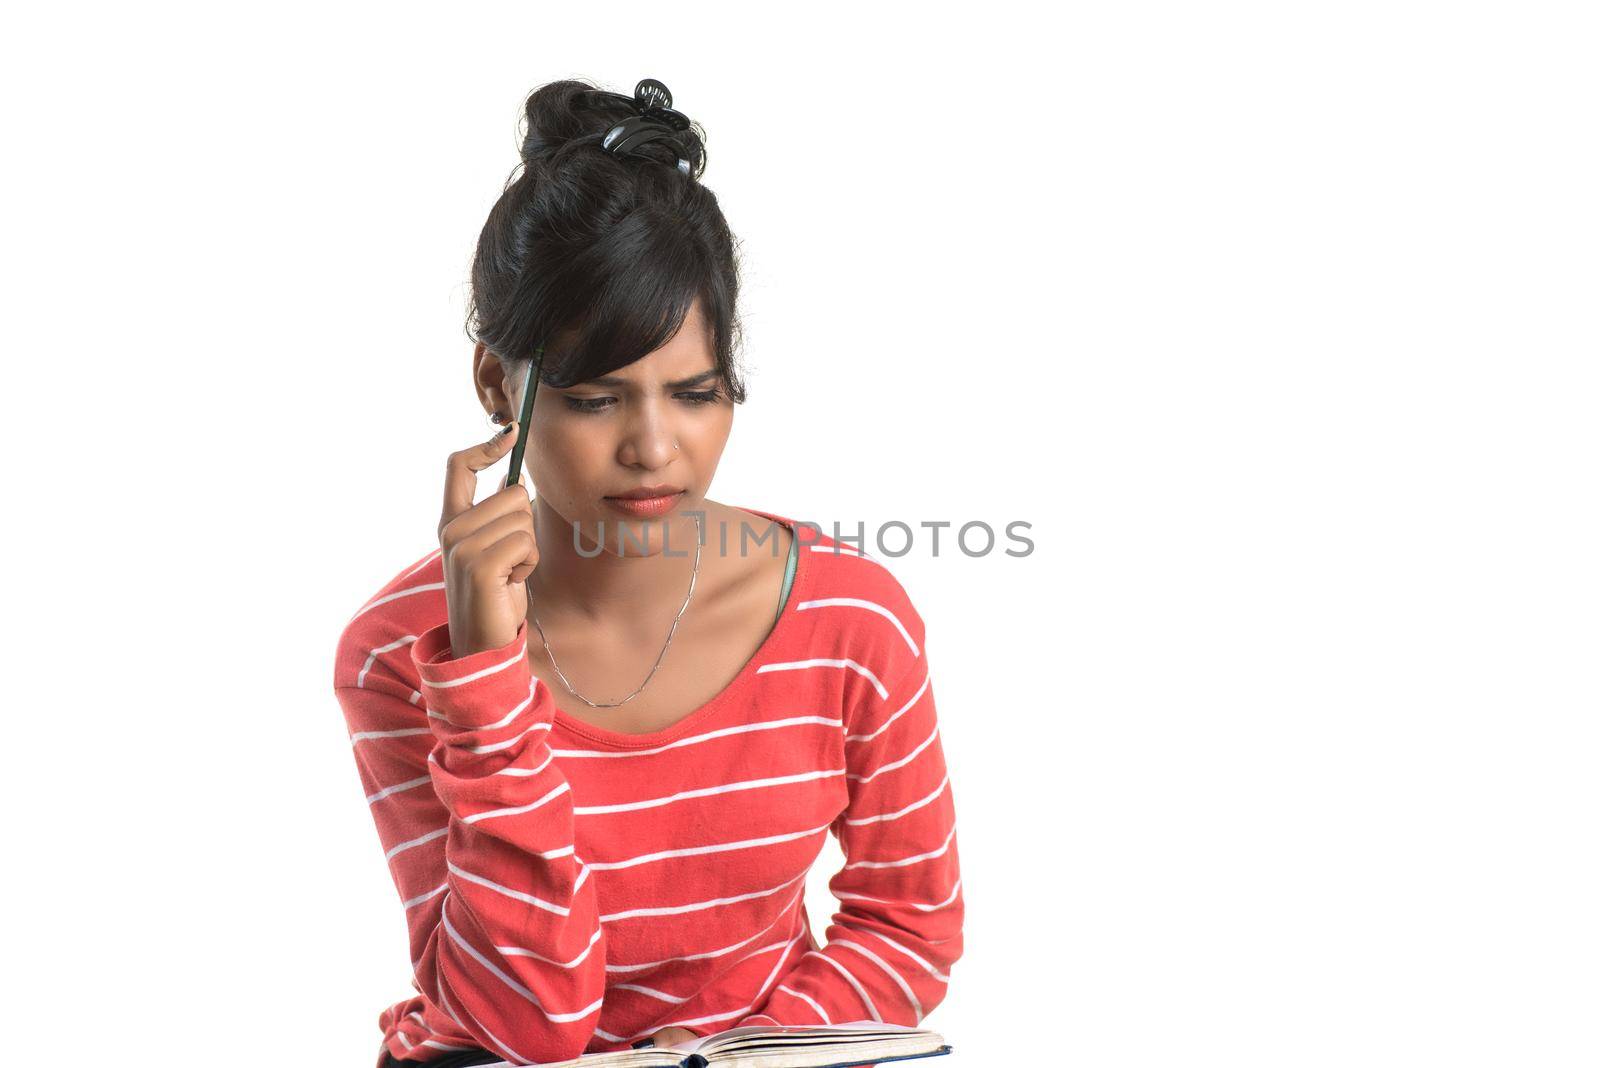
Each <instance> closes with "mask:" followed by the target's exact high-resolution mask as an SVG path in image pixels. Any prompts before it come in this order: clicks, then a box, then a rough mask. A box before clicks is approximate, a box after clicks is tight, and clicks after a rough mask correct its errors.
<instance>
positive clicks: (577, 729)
mask: <svg viewBox="0 0 1600 1068" xmlns="http://www.w3.org/2000/svg"><path fill="white" fill-rule="evenodd" d="M740 511H744V512H749V513H750V514H752V515H758V516H761V517H762V518H764V519H771V520H775V521H776V522H779V523H782V524H783V525H784V526H786V527H788V528H789V531H790V533H791V534H792V535H793V536H794V538H795V549H796V552H795V557H796V559H795V573H794V582H793V584H791V585H790V587H789V596H788V598H787V599H786V600H785V601H784V603H783V610H782V612H780V613H779V615H778V620H777V622H776V623H774V624H773V626H772V629H771V630H770V631H768V632H767V637H766V639H765V640H764V641H762V643H761V645H760V646H759V647H758V648H757V649H756V651H755V652H754V653H753V654H751V656H750V659H749V660H746V661H745V663H744V666H743V667H741V668H740V669H739V673H738V674H737V675H735V676H734V677H733V681H732V682H730V683H728V685H726V686H724V687H723V688H722V689H721V690H720V691H718V692H717V693H716V694H715V695H713V696H712V698H711V699H710V700H709V701H707V702H706V703H705V704H703V705H701V706H700V707H699V708H696V709H694V710H693V711H691V712H687V713H685V714H684V715H683V716H682V717H680V718H679V719H678V720H676V721H675V722H673V723H671V724H668V725H667V726H665V727H662V728H661V729H660V730H654V731H649V732H647V733H645V734H631V733H629V732H627V731H615V730H611V729H610V728H607V727H600V726H596V725H595V724H593V723H590V722H588V721H587V720H583V719H579V718H578V717H577V716H573V715H569V714H568V713H567V712H565V711H563V710H562V708H561V706H560V705H556V706H555V723H556V724H557V725H558V726H560V727H562V728H564V729H565V730H567V731H569V732H571V733H572V734H576V735H578V736H580V737H582V738H586V739H588V740H589V741H592V742H599V743H601V744H603V745H609V746H614V747H616V748H619V749H643V748H647V747H649V746H654V745H661V744H662V743H664V742H671V741H674V740H676V739H677V738H678V737H680V736H681V735H683V734H686V733H688V732H689V731H690V730H692V729H694V728H695V727H696V726H698V725H699V724H701V723H702V722H704V721H705V720H707V719H709V718H710V717H711V716H713V715H715V714H716V713H717V712H719V711H721V710H722V708H723V707H724V706H726V705H727V704H729V703H730V702H732V701H733V700H735V699H736V698H738V697H739V696H740V695H741V693H742V692H743V691H744V690H745V689H746V688H747V687H748V686H749V684H750V680H751V679H753V678H754V677H755V675H756V672H757V670H758V669H759V668H760V666H761V665H762V664H763V663H765V662H766V661H767V660H768V659H769V656H770V654H771V652H772V650H773V649H774V648H776V647H777V645H778V643H779V642H781V641H783V640H784V639H785V638H786V637H787V636H788V634H789V632H790V631H791V630H793V629H794V627H795V626H796V624H795V622H794V616H795V613H796V611H797V608H796V606H797V605H798V604H799V603H800V601H801V600H802V599H803V597H802V594H803V593H804V592H805V591H806V590H808V589H809V588H810V579H811V566H810V555H811V554H809V553H806V552H801V551H799V550H800V549H802V548H804V546H802V545H801V544H800V530H799V527H798V525H797V524H796V523H795V521H794V520H792V519H790V518H788V517H787V516H781V515H778V514H777V513H775V512H766V511H763V510H761V509H760V508H740ZM552 696H553V695H552Z"/></svg>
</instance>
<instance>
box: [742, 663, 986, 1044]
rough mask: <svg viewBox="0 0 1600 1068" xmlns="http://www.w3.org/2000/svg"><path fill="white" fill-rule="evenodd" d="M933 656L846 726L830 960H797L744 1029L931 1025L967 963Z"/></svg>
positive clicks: (812, 955) (821, 955)
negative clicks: (845, 800)
mask: <svg viewBox="0 0 1600 1068" xmlns="http://www.w3.org/2000/svg"><path fill="white" fill-rule="evenodd" d="M927 668H928V662H927V657H926V655H925V653H924V655H922V656H919V657H917V659H916V660H915V661H914V662H913V663H912V666H911V668H910V671H909V672H908V673H907V675H906V676H905V677H904V678H903V679H901V680H900V681H899V682H898V683H897V684H896V685H895V686H893V687H890V688H888V690H887V693H888V697H887V698H886V699H884V700H879V698H878V695H877V694H875V693H874V694H873V695H872V697H871V699H870V700H869V701H867V702H865V703H864V707H861V708H859V709H857V710H856V711H855V712H854V713H853V714H851V715H850V716H849V717H848V718H847V723H846V735H845V765H846V768H847V782H848V784H849V789H850V801H849V805H848V808H847V810H846V811H845V812H844V813H843V814H842V815H841V816H840V817H839V819H837V820H836V821H835V822H834V824H833V826H832V828H831V830H832V831H833V833H834V834H835V835H836V836H837V837H838V839H839V843H840V845H841V847H842V849H843V852H844V855H845V864H844V866H843V867H842V868H840V869H839V871H838V873H837V874H835V875H834V876H833V877H832V878H831V879H830V880H829V883H828V886H829V889H831V890H832V891H833V894H834V896H835V897H836V898H838V900H839V906H840V907H839V910H838V911H837V912H835V913H834V915H833V920H832V923H830V924H829V926H828V929H827V943H826V944H825V945H824V946H823V947H822V948H821V949H820V950H813V951H811V952H808V953H805V954H803V955H802V956H800V957H799V958H797V959H796V961H795V962H794V964H793V966H792V967H790V968H789V970H788V971H786V972H785V973H784V974H783V975H782V976H781V977H780V978H779V980H778V982H777V983H776V984H775V985H773V986H772V987H771V988H770V989H769V991H768V993H767V996H766V997H765V998H764V999H763V1000H762V1001H760V1002H758V1003H757V1004H755V1005H753V1006H751V1010H750V1012H749V1014H747V1015H746V1016H745V1017H743V1018H742V1019H740V1020H739V1022H738V1024H736V1025H735V1026H746V1025H753V1024H815V1023H844V1022H848V1021H853V1020H877V1021H880V1022H886V1023H895V1024H904V1025H908V1026H917V1025H920V1024H921V1022H922V1021H923V1019H924V1018H926V1017H927V1015H928V1013H929V1012H931V1011H932V1010H933V1008H934V1006H936V1005H938V1004H939V1002H941V1001H942V1000H944V997H945V993H946V990H947V985H948V982H949V978H950V967H951V965H952V964H954V963H955V961H956V960H957V959H958V958H959V957H960V956H961V952H962V931H961V925H962V919H963V915H964V912H965V899H964V898H963V897H962V894H961V871H960V864H959V861H958V858H957V851H956V836H955V832H956V823H955V802H954V799H953V796H952V793H951V784H950V778H949V774H948V772H947V770H946V767H945V758H944V751H943V747H942V745H941V744H940V739H939V731H938V722H937V719H936V716H935V711H934V699H933V688H932V684H931V683H932V680H931V678H930V676H929V675H928V671H927Z"/></svg>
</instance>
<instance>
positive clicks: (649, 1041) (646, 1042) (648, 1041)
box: [633, 1038, 656, 1049]
mask: <svg viewBox="0 0 1600 1068" xmlns="http://www.w3.org/2000/svg"><path fill="white" fill-rule="evenodd" d="M655 1044H656V1040H655V1039H653V1038H641V1039H640V1040H639V1041H637V1042H635V1043H634V1044H633V1048H634V1049H644V1048H645V1047H646V1046H653V1045H655Z"/></svg>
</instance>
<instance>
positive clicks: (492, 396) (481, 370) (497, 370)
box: [472, 341, 517, 419]
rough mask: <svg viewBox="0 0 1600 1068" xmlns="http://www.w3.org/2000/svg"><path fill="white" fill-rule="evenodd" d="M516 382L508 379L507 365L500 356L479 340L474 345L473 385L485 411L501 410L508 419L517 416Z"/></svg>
mask: <svg viewBox="0 0 1600 1068" xmlns="http://www.w3.org/2000/svg"><path fill="white" fill-rule="evenodd" d="M514 385H515V383H514V382H510V381H507V380H506V369H505V365H504V364H503V363H501V362H500V357H499V356H496V355H495V354H494V352H493V351H492V350H491V349H490V348H489V346H487V345H485V344H484V343H483V342H481V341H479V342H477V343H476V344H475V345H473V346H472V386H473V388H474V389H476V390H477V391H478V400H479V402H480V403H482V404H483V410H484V412H485V413H488V414H492V413H494V412H499V413H501V414H502V415H504V416H506V417H507V418H508V419H514V418H516V414H517V397H516V396H514V395H513V392H512V387H513V386H514Z"/></svg>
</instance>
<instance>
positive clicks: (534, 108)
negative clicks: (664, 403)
mask: <svg viewBox="0 0 1600 1068" xmlns="http://www.w3.org/2000/svg"><path fill="white" fill-rule="evenodd" d="M595 88H596V87H595V86H593V85H591V84H589V83H587V82H583V81H577V80H563V81H557V82H551V83H549V84H548V85H544V86H541V87H539V88H538V89H536V90H534V92H533V93H532V95H530V96H529V97H528V101H527V105H526V112H527V128H526V129H527V132H526V136H525V138H524V140H523V142H522V162H521V163H520V164H519V165H518V167H517V168H516V169H514V170H513V171H512V174H511V177H510V178H508V179H507V182H506V187H505V191H504V192H503V193H501V195H500V199H499V200H497V201H496V202H495V205H494V207H493V208H492V209H490V211H489V218H488V221H486V222H485V223H484V225H483V231H482V233H480V234H479V235H478V248H477V252H476V253H475V254H474V256H473V260H472V296H471V300H470V301H469V303H468V308H467V323H466V327H467V334H468V336H470V337H471V338H472V339H473V340H474V341H481V342H483V344H484V345H486V346H487V347H488V348H489V350H490V351H492V352H493V353H494V354H495V355H496V356H498V357H499V358H500V360H501V363H502V364H503V365H504V366H505V367H506V370H507V372H508V373H510V372H511V371H513V370H514V369H516V365H518V364H526V365H527V366H528V367H530V368H531V366H532V362H531V361H532V360H533V357H534V354H535V350H536V349H538V347H539V346H540V345H545V346H546V348H545V354H544V365H543V369H542V371H541V373H540V376H539V381H541V382H543V383H545V384H546V385H550V386H555V387H557V388H564V387H566V386H571V385H575V384H577V383H579V382H584V381H587V380H588V379H591V378H594V377H596V376H598V375H603V374H606V373H608V372H610V371H613V370H616V369H617V368H619V367H623V366H626V365H627V364H630V363H632V362H633V361H635V360H637V359H639V358H640V357H642V356H645V355H648V354H649V353H651V352H653V351H654V350H656V349H658V348H660V347H661V346H662V345H664V344H666V343H667V342H668V341H669V340H671V338H672V336H673V335H674V334H676V333H677V331H678V329H679V327H680V326H682V324H683V320H684V316H685V315H686V314H687V313H688V311H689V306H690V305H691V304H692V303H693V302H694V300H695V298H697V297H698V298H699V299H700V301H701V308H702V312H703V315H704V317H705V319H706V320H707V321H708V324H709V327H710V331H711V337H710V341H711V344H712V349H713V352H714V354H715V360H716V367H717V370H718V371H720V372H721V374H722V379H723V387H724V389H725V390H726V391H727V393H728V395H729V397H730V398H731V399H732V400H734V401H735V402H742V401H743V400H744V399H745V397H744V385H743V383H742V381H741V380H740V376H739V372H738V369H737V367H736V366H735V363H734V354H735V351H736V349H737V348H738V342H739V340H740V337H741V329H740V324H739V319H738V314H737V309H736V307H735V305H736V303H737V298H738V293H739V267H738V260H737V256H736V252H735V244H736V241H735V238H734V236H733V234H732V232H731V231H730V230H729V229H728V222H727V220H726V219H724V218H723V216H722V209H721V208H720V207H719V206H718V204H717V198H716V196H715V194H713V193H712V192H711V190H709V189H707V188H706V187H705V186H703V185H701V184H700V182H699V180H698V176H699V174H700V173H701V171H702V170H703V169H704V164H705V132H704V130H702V129H701V127H700V126H699V124H698V123H692V124H691V125H690V127H689V129H687V130H684V131H681V132H680V133H679V135H678V138H679V143H680V144H681V145H682V147H683V149H684V152H685V154H686V155H687V156H688V157H689V163H690V169H691V174H684V173H683V172H682V171H680V170H679V169H678V167H677V165H676V162H675V161H674V162H667V161H666V157H670V156H672V155H673V153H672V152H670V151H669V152H661V149H662V144H661V142H657V143H656V144H655V145H654V146H652V147H653V150H654V151H656V152H657V153H660V154H661V157H662V158H643V157H641V156H637V155H635V156H618V155H615V154H613V153H612V152H609V151H606V150H604V149H602V148H601V147H600V142H601V140H602V139H603V138H604V137H605V134H606V131H607V130H609V129H610V128H611V127H612V126H614V125H615V124H616V123H618V122H620V121H622V120H623V119H625V118H628V117H630V116H632V115H634V114H635V111H634V110H633V109H632V108H630V107H629V106H628V105H627V104H625V103H623V102H622V101H619V100H617V99H615V98H614V97H608V96H604V95H602V94H598V93H595V92H593V90H595ZM519 171H520V174H519V173H518V172H519ZM691 175H692V176H691Z"/></svg>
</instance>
